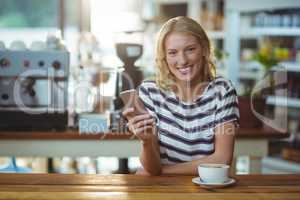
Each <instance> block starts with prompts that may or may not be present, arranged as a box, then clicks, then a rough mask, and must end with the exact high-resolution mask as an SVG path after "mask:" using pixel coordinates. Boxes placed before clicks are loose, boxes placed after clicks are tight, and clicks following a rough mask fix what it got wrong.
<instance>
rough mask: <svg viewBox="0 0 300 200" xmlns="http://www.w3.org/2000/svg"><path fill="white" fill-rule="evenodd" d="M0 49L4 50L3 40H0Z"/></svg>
mask: <svg viewBox="0 0 300 200" xmlns="http://www.w3.org/2000/svg"><path fill="white" fill-rule="evenodd" d="M0 50H5V44H4V42H3V41H0Z"/></svg>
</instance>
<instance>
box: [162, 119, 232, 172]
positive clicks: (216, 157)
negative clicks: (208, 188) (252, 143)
mask: <svg viewBox="0 0 300 200" xmlns="http://www.w3.org/2000/svg"><path fill="white" fill-rule="evenodd" d="M236 131H237V129H236V127H235V124H234V123H233V122H227V123H224V124H222V125H219V126H217V127H216V129H215V152H214V153H213V154H211V155H209V156H206V157H203V158H201V159H198V160H193V161H190V162H184V163H179V164H174V165H164V166H162V169H161V174H185V175H186V174H191V175H198V171H197V167H198V165H199V164H201V163H224V164H228V165H230V164H231V161H232V158H233V151H234V138H235V133H236Z"/></svg>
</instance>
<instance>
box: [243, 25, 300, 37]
mask: <svg viewBox="0 0 300 200" xmlns="http://www.w3.org/2000/svg"><path fill="white" fill-rule="evenodd" d="M255 36H300V27H263V28H249V30H246V31H245V32H243V33H242V37H244V38H245V37H251V38H252V37H255Z"/></svg>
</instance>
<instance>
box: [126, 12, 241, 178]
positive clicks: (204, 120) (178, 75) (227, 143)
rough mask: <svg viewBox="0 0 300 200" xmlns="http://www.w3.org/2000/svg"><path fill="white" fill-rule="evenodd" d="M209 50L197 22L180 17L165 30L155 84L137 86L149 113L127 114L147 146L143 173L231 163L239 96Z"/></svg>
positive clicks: (193, 171) (158, 50) (159, 46)
mask: <svg viewBox="0 0 300 200" xmlns="http://www.w3.org/2000/svg"><path fill="white" fill-rule="evenodd" d="M211 52H212V51H211V46H210V43H209V39H208V37H207V35H206V33H205V31H204V30H203V29H202V27H201V26H200V24H198V23H197V22H196V21H194V20H192V19H190V18H187V17H176V18H172V19H170V20H169V21H167V22H166V23H165V24H164V25H163V26H162V28H161V30H160V32H159V34H158V39H157V43H156V65H157V69H158V70H157V71H158V72H157V75H156V80H155V81H144V82H143V83H142V84H141V85H140V87H139V96H140V98H141V100H142V101H143V103H144V104H145V107H146V108H147V110H148V112H149V114H146V115H136V116H133V117H132V112H133V111H132V110H130V109H127V110H125V111H124V113H123V114H124V115H125V116H126V117H127V119H128V120H129V123H128V126H129V130H130V131H132V132H133V133H134V134H135V135H136V136H137V137H138V138H139V139H140V140H141V141H142V144H143V148H142V154H141V156H140V160H141V163H142V165H143V167H144V170H145V171H142V172H141V173H142V174H152V175H158V174H194V175H196V174H198V172H197V166H198V165H199V164H202V163H220V164H230V163H231V160H232V156H233V147H234V136H235V133H236V127H237V126H238V120H239V110H238V103H237V94H236V91H235V89H234V87H233V85H232V83H231V82H230V81H228V80H226V79H225V78H223V77H215V66H214V64H213V62H212V60H213V59H212V58H213V55H212V53H211ZM151 118H154V119H155V120H150V119H151ZM153 121H155V122H156V123H153ZM149 126H151V127H152V129H149Z"/></svg>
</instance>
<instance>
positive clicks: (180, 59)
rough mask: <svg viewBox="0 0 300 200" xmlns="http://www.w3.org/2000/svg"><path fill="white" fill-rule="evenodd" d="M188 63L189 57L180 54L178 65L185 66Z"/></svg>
mask: <svg viewBox="0 0 300 200" xmlns="http://www.w3.org/2000/svg"><path fill="white" fill-rule="evenodd" d="M186 63H187V57H186V55H185V54H184V53H180V54H179V56H178V64H180V65H185V64H186Z"/></svg>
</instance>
